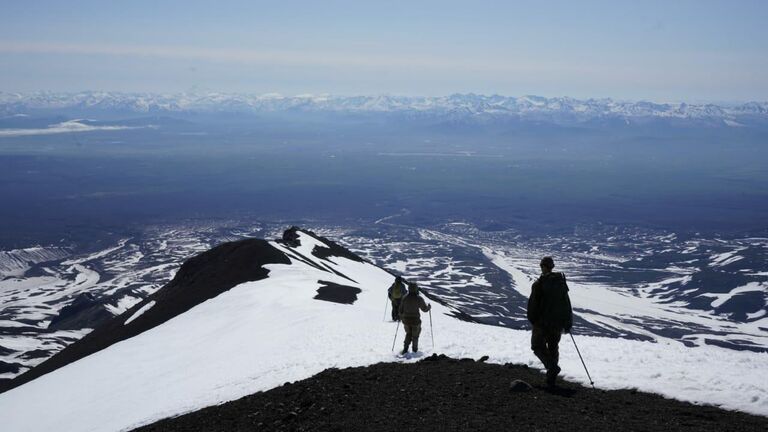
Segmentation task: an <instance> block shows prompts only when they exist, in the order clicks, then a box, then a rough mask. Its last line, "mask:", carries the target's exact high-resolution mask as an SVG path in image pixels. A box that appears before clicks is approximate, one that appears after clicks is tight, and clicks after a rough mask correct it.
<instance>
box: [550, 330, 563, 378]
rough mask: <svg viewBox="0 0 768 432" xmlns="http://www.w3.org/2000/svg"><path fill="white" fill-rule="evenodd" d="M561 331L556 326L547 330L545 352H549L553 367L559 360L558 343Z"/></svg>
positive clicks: (556, 365) (555, 366)
mask: <svg viewBox="0 0 768 432" xmlns="http://www.w3.org/2000/svg"><path fill="white" fill-rule="evenodd" d="M561 332H562V330H561V329H559V328H557V327H554V328H551V329H548V331H547V353H548V354H549V359H550V361H551V362H552V367H553V368H557V367H558V363H559V361H560V350H559V345H560V336H561Z"/></svg>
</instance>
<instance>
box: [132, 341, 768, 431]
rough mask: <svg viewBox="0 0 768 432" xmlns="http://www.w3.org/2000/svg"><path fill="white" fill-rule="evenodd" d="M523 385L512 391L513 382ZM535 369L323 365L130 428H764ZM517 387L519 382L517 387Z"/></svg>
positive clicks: (744, 417)
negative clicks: (560, 380)
mask: <svg viewBox="0 0 768 432" xmlns="http://www.w3.org/2000/svg"><path fill="white" fill-rule="evenodd" d="M521 380H522V381H524V382H526V383H530V384H531V385H532V388H531V389H529V390H528V391H519V390H518V391H515V390H513V386H512V384H513V383H514V382H516V381H521ZM541 383H542V376H541V374H539V373H538V371H536V370H534V369H531V368H528V367H525V366H520V365H513V364H507V365H495V364H486V363H482V362H475V361H472V360H471V359H461V360H456V359H449V358H447V357H444V356H437V355H434V356H430V357H427V358H426V359H425V360H424V361H420V362H417V363H412V364H402V363H379V364H376V365H371V366H367V367H360V368H350V369H343V370H338V369H328V370H325V371H323V372H322V373H320V374H318V375H315V376H313V377H312V378H309V379H306V380H302V381H298V382H295V383H290V384H285V385H283V386H280V387H277V388H274V389H272V390H269V391H266V392H259V393H256V394H254V395H251V396H247V397H245V398H242V399H239V400H236V401H232V402H229V403H226V404H223V405H218V406H214V407H209V408H205V409H202V410H200V411H196V412H193V413H189V414H186V415H183V416H180V417H175V418H170V419H165V420H162V421H159V422H157V423H154V424H151V425H148V426H146V427H143V428H140V429H138V431H137V432H139V431H140V432H150V431H166V432H168V431H172V432H182V431H190V432H191V431H200V430H205V431H209V432H213V431H222V432H225V431H226V432H235V431H252V430H254V429H256V430H312V431H321V430H322V431H326V430H327V431H333V430H366V431H392V430H408V431H434V430H441V431H451V430H454V431H467V430H479V431H480V430H515V431H537V430H579V431H585V430H590V431H594V430H605V431H616V430H633V431H634V430H643V431H669V430H690V431H701V430H718V431H739V432H741V431H764V430H765V429H766V427H768V419H767V418H765V417H758V416H752V415H748V414H743V413H737V412H729V411H723V410H721V409H717V408H714V407H708V406H697V405H692V404H689V403H685V402H678V401H673V400H669V399H665V398H663V397H660V396H658V395H653V394H648V393H641V392H637V391H635V390H613V391H603V390H593V389H590V388H586V387H582V386H579V385H576V384H573V383H564V384H562V385H560V386H559V387H558V388H556V389H547V388H546V387H544V386H542V385H541ZM518 386H519V387H522V388H524V386H523V385H519V384H518Z"/></svg>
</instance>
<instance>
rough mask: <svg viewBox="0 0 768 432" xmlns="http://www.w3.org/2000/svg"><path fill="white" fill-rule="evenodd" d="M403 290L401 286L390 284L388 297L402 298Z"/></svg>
mask: <svg viewBox="0 0 768 432" xmlns="http://www.w3.org/2000/svg"><path fill="white" fill-rule="evenodd" d="M403 291H405V290H404V289H403V284H401V283H397V282H395V283H394V284H392V286H391V287H390V288H389V297H390V298H392V299H399V298H402V297H403V296H404V295H405V293H404V292H403Z"/></svg>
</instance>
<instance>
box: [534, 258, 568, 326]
mask: <svg viewBox="0 0 768 432" xmlns="http://www.w3.org/2000/svg"><path fill="white" fill-rule="evenodd" d="M528 321H530V322H531V324H533V325H538V326H545V327H555V328H559V329H566V330H570V328H571V326H572V325H573V311H572V309H571V299H570V298H569V297H568V284H567V283H566V282H565V275H564V274H562V273H554V272H552V273H548V274H543V275H541V276H540V277H539V279H537V280H536V282H534V283H533V287H532V288H531V297H530V298H529V299H528Z"/></svg>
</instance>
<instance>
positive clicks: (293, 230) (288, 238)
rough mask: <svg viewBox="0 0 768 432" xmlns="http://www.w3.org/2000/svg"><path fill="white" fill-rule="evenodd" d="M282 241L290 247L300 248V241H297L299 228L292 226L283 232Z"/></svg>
mask: <svg viewBox="0 0 768 432" xmlns="http://www.w3.org/2000/svg"><path fill="white" fill-rule="evenodd" d="M282 241H283V243H285V244H286V245H288V246H290V247H298V246H301V240H299V227H297V226H292V227H290V228H288V229H287V230H285V231H283V238H282Z"/></svg>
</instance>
